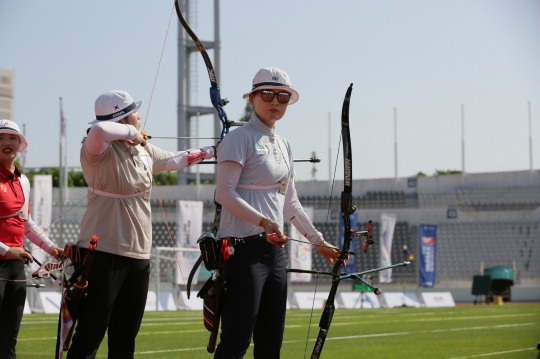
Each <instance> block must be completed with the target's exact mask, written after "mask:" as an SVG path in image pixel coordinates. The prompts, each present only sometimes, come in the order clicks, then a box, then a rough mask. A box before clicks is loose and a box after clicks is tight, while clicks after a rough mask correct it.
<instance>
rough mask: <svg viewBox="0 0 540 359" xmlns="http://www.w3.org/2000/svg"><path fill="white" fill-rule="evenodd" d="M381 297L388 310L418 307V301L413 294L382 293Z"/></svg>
mask: <svg viewBox="0 0 540 359" xmlns="http://www.w3.org/2000/svg"><path fill="white" fill-rule="evenodd" d="M382 296H383V300H384V302H385V303H386V306H387V307H388V308H394V307H417V308H418V307H420V301H419V300H418V296H417V295H416V293H415V292H406V293H403V292H383V294H382Z"/></svg>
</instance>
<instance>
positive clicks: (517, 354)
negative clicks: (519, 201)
mask: <svg viewBox="0 0 540 359" xmlns="http://www.w3.org/2000/svg"><path fill="white" fill-rule="evenodd" d="M310 313H311V312H310V311H306V310H289V311H288V313H287V322H286V329H285V339H284V342H283V347H282V350H281V354H282V356H281V357H282V358H304V349H305V346H306V338H307V333H308V326H309V320H310ZM320 314H321V311H320V310H317V311H315V312H314V313H313V318H312V322H311V331H310V334H309V336H310V339H309V342H308V345H307V354H306V356H305V357H310V354H311V351H312V349H313V342H314V340H315V338H316V336H317V333H318V323H319V318H320ZM56 323H57V316H55V315H48V314H31V315H25V316H24V318H23V322H22V326H21V332H20V335H19V343H18V346H17V353H18V358H20V359H26V358H54V348H55V341H56ZM539 340H540V304H505V305H503V306H495V305H489V306H487V305H479V306H458V307H455V308H436V309H434V308H394V309H363V310H347V309H337V310H336V313H335V315H334V319H333V322H332V325H331V327H330V333H329V336H328V339H327V340H326V344H325V347H324V349H323V352H322V355H321V357H322V358H339V359H347V358H370V359H373V358H375V359H376V358H406V359H413V358H414V359H417V358H478V357H489V358H497V359H500V358H536V355H537V353H538V352H537V350H536V344H537V343H538V341H539ZM207 341H208V332H207V331H206V330H205V329H204V327H203V325H202V313H201V312H200V311H177V312H159V313H155V312H147V313H146V314H145V318H144V321H143V323H142V327H141V330H140V332H139V335H138V337H137V348H136V352H135V357H136V358H211V357H212V355H210V354H209V353H207V352H206V344H207ZM98 357H100V358H106V357H107V343H106V338H105V340H104V342H103V343H102V345H101V348H100V351H99V353H98ZM251 357H252V354H251V349H250V351H249V352H248V354H247V355H246V358H251Z"/></svg>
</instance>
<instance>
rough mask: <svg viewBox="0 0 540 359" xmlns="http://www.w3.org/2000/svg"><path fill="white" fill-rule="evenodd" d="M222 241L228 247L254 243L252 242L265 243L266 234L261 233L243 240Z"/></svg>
mask: <svg viewBox="0 0 540 359" xmlns="http://www.w3.org/2000/svg"><path fill="white" fill-rule="evenodd" d="M223 239H226V240H227V243H228V244H229V245H230V246H235V245H237V244H247V243H254V242H266V233H264V232H263V233H259V234H255V235H253V236H249V237H244V238H236V237H225V238H223Z"/></svg>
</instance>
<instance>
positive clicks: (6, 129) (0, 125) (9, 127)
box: [0, 120, 28, 152]
mask: <svg viewBox="0 0 540 359" xmlns="http://www.w3.org/2000/svg"><path fill="white" fill-rule="evenodd" d="M0 133H10V134H16V135H17V136H19V140H20V141H21V147H19V152H22V151H24V149H25V148H26V146H28V141H26V137H24V135H23V134H22V133H21V130H20V129H19V126H17V124H16V123H15V122H13V121H10V120H0Z"/></svg>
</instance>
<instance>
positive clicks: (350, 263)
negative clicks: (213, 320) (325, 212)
mask: <svg viewBox="0 0 540 359" xmlns="http://www.w3.org/2000/svg"><path fill="white" fill-rule="evenodd" d="M350 219H351V230H355V229H358V213H353V214H351V216H350ZM344 230H345V223H343V216H339V231H338V232H339V233H338V235H339V246H338V247H339V248H343V238H344V235H345V233H344ZM358 240H362V239H358V238H355V239H353V240H352V241H351V247H350V248H349V250H351V251H352V252H357V250H356V248H358V246H357V244H356V242H357V241H358ZM344 272H348V273H354V272H356V256H350V257H349V259H348V260H347V266H346V267H345V270H344ZM347 280H348V279H347Z"/></svg>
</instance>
